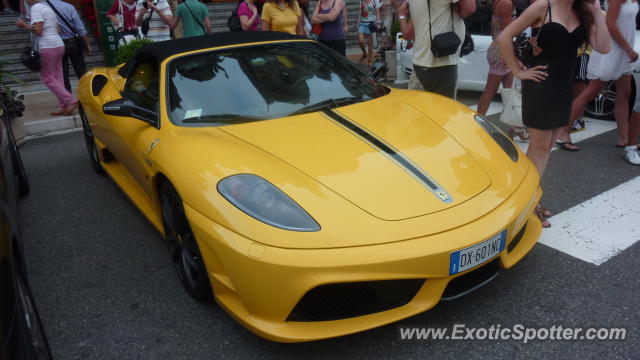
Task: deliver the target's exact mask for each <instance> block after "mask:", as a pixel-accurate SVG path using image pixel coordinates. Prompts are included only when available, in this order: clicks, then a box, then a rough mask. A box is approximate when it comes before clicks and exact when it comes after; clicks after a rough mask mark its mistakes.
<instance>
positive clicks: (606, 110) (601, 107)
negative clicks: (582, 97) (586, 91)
mask: <svg viewBox="0 0 640 360" xmlns="http://www.w3.org/2000/svg"><path fill="white" fill-rule="evenodd" d="M635 76H637V74H634V75H633V77H632V78H631V91H630V92H629V116H631V113H632V111H633V106H634V104H635V102H636V96H637V89H636V81H635ZM615 83H616V82H615V81H609V82H608V83H607V85H605V87H604V89H602V91H600V92H599V93H598V95H596V97H595V98H594V99H593V100H592V101H591V102H589V103H588V104H587V106H586V107H585V109H584V114H585V116H587V117H590V118H593V119H598V120H612V121H615V120H616V114H615V107H616V85H615Z"/></svg>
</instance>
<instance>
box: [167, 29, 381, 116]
mask: <svg viewBox="0 0 640 360" xmlns="http://www.w3.org/2000/svg"><path fill="white" fill-rule="evenodd" d="M168 86H169V88H168V89H169V91H168V104H169V106H168V107H169V114H170V118H171V121H172V122H173V123H174V124H176V125H179V126H222V125H230V124H238V123H245V122H251V121H260V120H266V119H273V118H279V117H284V116H290V115H297V114H302V113H305V112H312V111H319V110H324V109H330V108H335V107H338V106H343V105H348V104H351V103H356V102H361V101H367V100H371V99H373V98H376V97H379V96H383V95H385V94H386V93H387V92H388V90H387V89H386V88H384V87H383V86H381V85H379V84H378V83H376V82H375V81H373V80H371V79H369V78H368V77H367V76H366V75H365V74H364V73H363V72H362V71H360V70H359V69H357V68H356V67H355V66H353V65H352V64H351V63H349V62H348V61H347V60H346V59H345V58H343V57H341V56H340V55H338V54H337V53H334V52H333V51H331V50H329V49H328V48H326V47H323V46H321V45H319V44H317V43H314V42H290V43H277V44H266V45H258V46H247V47H242V48H233V49H225V50H218V51H212V52H206V53H200V54H194V55H188V56H184V57H180V58H177V59H175V60H173V61H171V63H170V64H169V76H168Z"/></svg>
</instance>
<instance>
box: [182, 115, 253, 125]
mask: <svg viewBox="0 0 640 360" xmlns="http://www.w3.org/2000/svg"><path fill="white" fill-rule="evenodd" d="M259 120H263V119H262V118H256V117H252V116H245V115H238V114H211V115H202V116H198V117H192V118H188V119H184V120H182V122H183V123H185V124H197V123H218V124H221V125H231V124H242V123H247V122H252V121H259Z"/></svg>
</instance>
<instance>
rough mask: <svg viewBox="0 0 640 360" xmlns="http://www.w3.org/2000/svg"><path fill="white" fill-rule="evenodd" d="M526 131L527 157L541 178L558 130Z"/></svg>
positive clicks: (529, 129) (531, 129) (530, 129)
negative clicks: (527, 139) (527, 140)
mask: <svg viewBox="0 0 640 360" xmlns="http://www.w3.org/2000/svg"><path fill="white" fill-rule="evenodd" d="M527 130H528V131H529V148H528V149H527V157H528V158H529V160H531V162H532V163H533V164H534V165H535V166H536V168H537V169H538V172H539V173H540V177H541V178H542V175H543V174H544V170H545V169H546V167H547V162H548V161H549V154H550V153H551V148H552V147H553V144H554V141H555V137H556V136H558V134H559V129H556V130H540V129H534V128H527ZM554 133H555V134H554Z"/></svg>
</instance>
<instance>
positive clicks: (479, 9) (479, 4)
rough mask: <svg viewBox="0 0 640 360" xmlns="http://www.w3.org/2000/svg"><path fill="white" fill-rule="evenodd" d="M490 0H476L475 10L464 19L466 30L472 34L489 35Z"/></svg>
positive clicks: (491, 13)
mask: <svg viewBox="0 0 640 360" xmlns="http://www.w3.org/2000/svg"><path fill="white" fill-rule="evenodd" d="M494 1H495V0H494ZM494 1H491V0H476V12H474V13H473V15H471V16H469V17H468V18H466V19H464V22H465V24H466V26H467V31H468V32H469V33H470V34H472V35H491V16H492V15H493V11H492V8H491V5H492V4H493V3H494Z"/></svg>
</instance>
